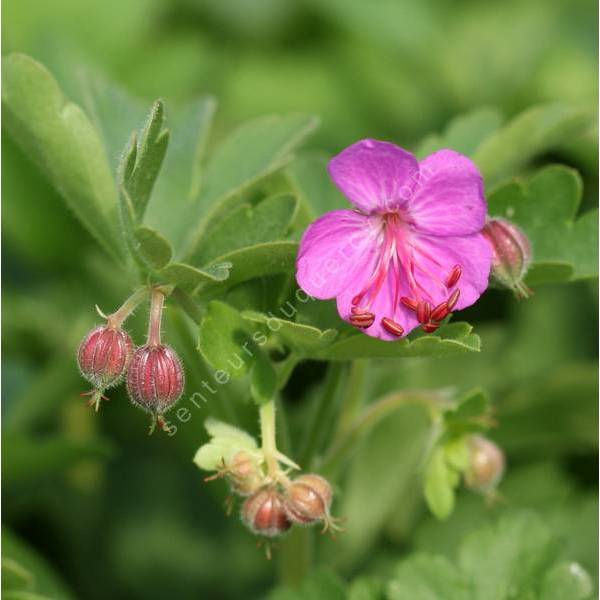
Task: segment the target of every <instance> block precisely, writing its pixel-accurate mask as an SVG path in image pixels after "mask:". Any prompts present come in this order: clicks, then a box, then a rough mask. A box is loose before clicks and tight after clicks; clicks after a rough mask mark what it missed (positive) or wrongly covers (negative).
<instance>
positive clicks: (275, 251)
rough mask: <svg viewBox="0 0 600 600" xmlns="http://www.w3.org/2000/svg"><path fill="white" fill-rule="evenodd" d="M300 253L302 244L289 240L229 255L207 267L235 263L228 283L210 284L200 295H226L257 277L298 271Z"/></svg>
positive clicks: (207, 284) (207, 268)
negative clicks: (205, 293) (233, 288)
mask: <svg viewBox="0 0 600 600" xmlns="http://www.w3.org/2000/svg"><path fill="white" fill-rule="evenodd" d="M297 253H298V243H297V242H285V241H277V242H266V243H263V244H256V245H255V246H248V247H246V248H240V249H239V250H234V251H233V252H228V253H227V254H223V255H222V256H220V257H219V258H217V259H215V260H214V261H213V262H211V263H210V264H209V265H208V266H206V267H204V269H205V270H209V269H214V268H215V267H217V266H218V265H219V264H222V263H229V264H231V271H230V275H229V278H228V279H227V281H226V282H225V283H221V284H215V283H213V282H207V283H206V285H204V286H203V287H202V288H201V289H200V290H199V291H200V293H204V292H205V291H210V292H211V293H214V292H223V291H224V290H226V289H228V288H230V287H232V286H234V285H236V284H238V283H241V282H243V281H248V280H249V279H253V278H255V277H263V276H265V275H274V274H276V273H289V272H290V271H292V270H293V269H294V265H295V261H296V254H297Z"/></svg>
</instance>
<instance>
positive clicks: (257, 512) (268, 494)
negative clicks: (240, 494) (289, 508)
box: [242, 486, 292, 537]
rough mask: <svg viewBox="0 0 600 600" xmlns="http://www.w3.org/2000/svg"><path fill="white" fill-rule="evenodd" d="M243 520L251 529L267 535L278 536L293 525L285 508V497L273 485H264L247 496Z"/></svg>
mask: <svg viewBox="0 0 600 600" xmlns="http://www.w3.org/2000/svg"><path fill="white" fill-rule="evenodd" d="M242 520H243V521H244V523H245V524H246V525H247V526H248V528H249V529H250V530H251V531H253V532H254V533H257V534H259V535H264V536H267V537H277V536H278V535H281V534H282V533H285V532H286V531H287V530H288V529H289V528H290V527H291V526H292V524H291V522H290V520H289V519H288V516H287V515H286V512H285V510H284V501H283V498H282V496H281V494H280V493H279V492H278V491H277V489H276V488H274V487H273V486H268V487H263V488H261V489H260V490H258V491H257V492H254V494H252V496H250V497H249V498H246V500H245V501H244V504H243V505H242Z"/></svg>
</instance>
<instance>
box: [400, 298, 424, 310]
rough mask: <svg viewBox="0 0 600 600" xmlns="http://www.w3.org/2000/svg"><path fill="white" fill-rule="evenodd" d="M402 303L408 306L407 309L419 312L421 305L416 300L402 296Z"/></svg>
mask: <svg viewBox="0 0 600 600" xmlns="http://www.w3.org/2000/svg"><path fill="white" fill-rule="evenodd" d="M400 302H401V303H402V304H404V306H406V308H410V310H414V311H416V310H417V306H418V305H419V303H418V302H417V301H416V300H414V299H413V298H407V297H406V296H402V298H400Z"/></svg>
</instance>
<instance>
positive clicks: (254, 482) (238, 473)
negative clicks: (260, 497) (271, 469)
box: [226, 450, 263, 496]
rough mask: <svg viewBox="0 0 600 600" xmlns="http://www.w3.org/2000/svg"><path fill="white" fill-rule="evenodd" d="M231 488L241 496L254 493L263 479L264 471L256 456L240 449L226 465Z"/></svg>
mask: <svg viewBox="0 0 600 600" xmlns="http://www.w3.org/2000/svg"><path fill="white" fill-rule="evenodd" d="M226 469H227V477H228V480H229V483H230V485H231V490H232V491H233V492H234V493H236V494H238V495H240V496H249V495H250V494H253V493H254V492H255V491H256V490H257V489H258V488H259V487H260V485H261V483H262V481H263V472H262V469H261V468H260V466H259V465H258V464H257V462H256V458H255V457H254V456H251V455H250V454H249V453H248V452H245V451H244V450H240V451H239V452H237V453H236V454H235V455H234V456H233V458H232V459H231V461H230V463H229V464H228V465H227V466H226Z"/></svg>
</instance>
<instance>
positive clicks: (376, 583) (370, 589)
mask: <svg viewBox="0 0 600 600" xmlns="http://www.w3.org/2000/svg"><path fill="white" fill-rule="evenodd" d="M382 598H383V582H382V581H380V580H379V579H375V578H374V577H361V578H359V579H355V580H354V581H353V582H352V585H351V586H350V589H349V590H348V596H347V600H381V599H382Z"/></svg>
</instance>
